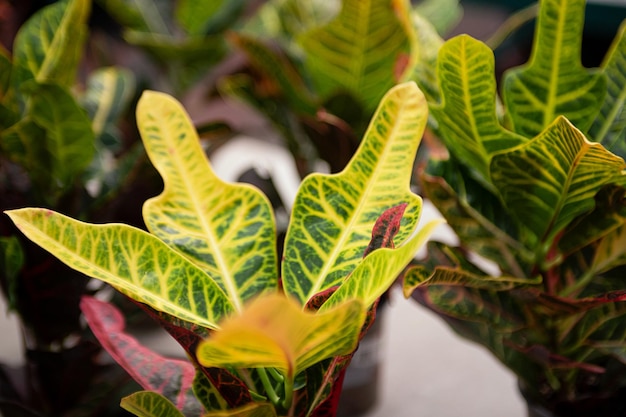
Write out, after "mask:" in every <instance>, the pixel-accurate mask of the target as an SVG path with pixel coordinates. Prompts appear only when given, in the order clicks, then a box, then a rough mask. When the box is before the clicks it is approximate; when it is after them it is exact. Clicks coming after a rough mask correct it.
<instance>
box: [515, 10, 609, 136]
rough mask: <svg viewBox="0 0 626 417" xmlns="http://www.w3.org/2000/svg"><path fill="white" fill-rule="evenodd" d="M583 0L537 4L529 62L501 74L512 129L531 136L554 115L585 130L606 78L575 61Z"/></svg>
mask: <svg viewBox="0 0 626 417" xmlns="http://www.w3.org/2000/svg"><path fill="white" fill-rule="evenodd" d="M584 8H585V0H544V1H542V2H541V8H540V12H539V19H538V22H537V29H536V33H535V39H534V45H533V52H532V56H531V59H530V61H529V63H528V64H526V65H525V66H522V67H518V68H515V69H513V70H511V71H509V72H508V73H507V74H505V77H504V79H503V83H504V84H503V85H504V88H503V91H504V93H503V94H504V101H505V104H506V108H507V110H508V112H509V115H510V117H511V121H512V123H513V127H514V130H515V131H516V132H517V133H520V134H522V135H524V136H526V137H534V136H535V135H537V134H539V133H540V132H541V131H543V130H544V129H545V128H546V127H547V126H548V125H549V124H551V123H552V122H553V121H554V119H556V117H557V116H560V115H563V116H565V117H567V118H568V119H569V120H570V121H571V122H572V123H573V124H574V125H575V126H576V127H578V128H579V129H580V130H582V131H583V132H584V131H587V129H589V127H590V126H591V123H592V122H593V120H594V118H595V117H596V115H597V114H598V111H599V110H600V108H601V106H602V104H603V102H604V98H605V95H606V91H607V90H606V88H607V87H606V77H605V76H604V75H603V74H601V73H600V72H598V71H596V70H587V69H585V68H583V66H582V63H581V62H580V55H581V43H582V33H583V30H582V27H583V23H584V15H585V14H584Z"/></svg>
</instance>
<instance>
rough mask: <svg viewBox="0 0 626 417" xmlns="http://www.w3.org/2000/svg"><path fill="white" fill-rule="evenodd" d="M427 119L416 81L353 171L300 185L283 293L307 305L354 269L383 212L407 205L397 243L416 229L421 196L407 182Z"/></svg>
mask: <svg viewBox="0 0 626 417" xmlns="http://www.w3.org/2000/svg"><path fill="white" fill-rule="evenodd" d="M426 118H427V110H426V102H425V99H424V96H423V94H422V93H421V92H420V91H419V89H418V88H417V86H416V85H415V84H414V83H406V84H402V85H400V86H397V87H394V88H393V89H392V90H390V92H389V93H388V94H387V96H386V97H385V99H383V101H382V102H381V105H380V107H379V109H378V110H377V112H376V114H375V115H374V118H373V119H372V122H371V124H370V127H369V128H368V131H367V132H366V134H365V137H364V139H363V141H362V142H361V145H360V147H359V149H358V150H357V152H356V153H355V155H354V157H353V159H352V160H351V162H350V163H349V164H348V166H347V167H346V168H345V169H344V170H343V171H342V172H340V173H339V174H334V175H323V174H313V175H311V176H309V177H307V178H306V179H305V180H304V181H303V182H302V184H301V186H300V189H299V192H298V195H297V197H296V201H295V203H294V208H293V211H292V218H291V221H290V225H289V229H288V231H287V236H286V240H285V248H286V249H285V255H284V261H283V264H282V267H283V273H282V280H283V286H284V289H285V292H286V293H287V294H289V295H290V296H293V297H295V298H296V299H297V300H298V301H300V303H301V304H302V305H305V304H306V302H307V300H309V299H310V298H311V297H312V296H313V295H315V294H317V293H319V292H322V291H324V290H326V289H328V288H331V287H333V286H336V285H338V284H340V283H341V282H343V280H344V279H345V278H346V277H347V276H348V274H350V273H351V272H352V271H353V270H354V268H355V267H356V265H357V264H358V263H360V262H361V259H362V256H363V253H364V250H365V248H366V247H367V245H368V244H369V241H370V233H371V231H372V228H373V226H374V224H375V222H376V219H378V217H379V216H380V215H381V214H382V213H383V212H384V211H385V210H386V209H388V208H390V207H392V206H394V205H396V204H398V202H406V203H408V206H407V209H406V214H405V218H404V224H403V225H402V228H401V230H400V231H399V233H398V240H399V241H403V240H405V239H406V238H407V236H408V234H409V233H410V231H412V230H413V228H414V226H415V225H416V223H417V220H418V218H419V213H420V209H421V198H420V197H418V196H417V195H414V194H413V193H411V191H410V189H409V181H410V177H411V172H412V167H413V158H414V155H415V152H416V149H417V146H418V144H419V140H420V137H421V135H422V133H423V130H424V127H425V124H426Z"/></svg>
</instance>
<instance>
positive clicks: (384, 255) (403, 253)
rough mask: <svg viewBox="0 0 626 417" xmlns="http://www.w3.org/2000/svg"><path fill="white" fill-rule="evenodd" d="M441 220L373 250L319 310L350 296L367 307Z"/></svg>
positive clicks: (350, 298)
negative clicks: (391, 245) (397, 242)
mask: <svg viewBox="0 0 626 417" xmlns="http://www.w3.org/2000/svg"><path fill="white" fill-rule="evenodd" d="M440 224H441V221H431V222H429V223H427V224H426V225H425V226H424V227H422V229H420V230H419V232H418V233H416V234H415V235H414V236H412V237H411V238H410V239H409V240H408V241H406V242H405V243H404V244H403V245H402V246H400V247H398V248H396V249H392V248H381V249H378V250H376V251H374V252H372V253H371V254H370V255H368V256H367V257H366V258H365V259H363V262H361V264H359V266H357V268H356V269H355V270H354V272H353V273H352V274H351V275H350V276H349V277H348V279H347V280H346V282H344V283H343V284H342V285H341V286H340V287H339V288H338V289H337V291H335V293H334V294H333V295H332V296H331V297H330V298H329V299H328V301H326V303H324V305H323V306H322V307H321V308H320V311H326V310H327V309H328V308H331V307H333V306H336V305H338V304H341V303H343V302H345V301H346V300H352V299H357V300H360V301H361V302H362V303H363V305H364V306H366V307H370V306H371V305H372V304H374V302H375V301H376V300H377V299H378V298H380V296H381V295H383V293H384V292H385V291H387V290H388V289H389V288H390V287H391V285H392V284H393V283H394V281H395V280H396V279H397V278H398V275H399V274H400V273H401V272H402V271H403V270H404V268H405V267H406V266H407V265H408V264H409V262H411V260H412V259H413V257H414V256H415V253H416V252H417V250H418V249H419V248H420V247H421V246H422V245H423V244H424V243H426V240H427V239H428V237H429V236H430V234H431V233H432V231H433V229H434V228H435V227H437V226H438V225H440Z"/></svg>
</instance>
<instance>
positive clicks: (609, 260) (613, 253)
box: [590, 220, 626, 274]
mask: <svg viewBox="0 0 626 417" xmlns="http://www.w3.org/2000/svg"><path fill="white" fill-rule="evenodd" d="M624 264H626V220H623V223H622V225H621V226H620V227H618V228H617V229H615V230H613V231H612V232H611V233H609V234H608V235H607V236H605V237H604V238H603V239H602V240H601V241H600V244H599V245H598V247H597V248H596V251H595V254H594V257H593V261H592V264H591V266H590V269H591V270H592V271H595V273H596V274H602V273H603V272H606V271H608V270H610V269H612V268H615V267H617V266H620V265H624Z"/></svg>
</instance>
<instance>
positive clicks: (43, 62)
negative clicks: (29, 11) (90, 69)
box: [13, 0, 91, 87]
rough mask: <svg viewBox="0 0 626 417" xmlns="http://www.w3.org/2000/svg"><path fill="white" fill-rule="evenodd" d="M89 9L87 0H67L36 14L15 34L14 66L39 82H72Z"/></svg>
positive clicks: (62, 83)
mask: <svg viewBox="0 0 626 417" xmlns="http://www.w3.org/2000/svg"><path fill="white" fill-rule="evenodd" d="M90 9H91V2H90V1H89V0H68V1H60V2H58V3H56V4H53V5H50V6H48V7H46V8H44V9H42V10H41V11H39V12H38V13H37V14H35V15H34V16H33V17H32V18H31V19H29V20H28V22H27V23H26V24H25V25H24V26H22V27H21V28H20V31H19V32H18V34H17V36H16V37H15V43H14V46H13V54H14V55H13V59H14V64H15V66H16V67H21V68H27V69H28V72H29V73H30V78H35V79H36V80H37V81H39V82H56V83H59V84H61V85H64V86H66V87H69V86H71V85H73V84H74V82H75V79H76V70H77V67H78V62H79V60H80V57H81V56H82V53H83V47H84V42H85V40H86V38H87V32H88V28H87V19H88V18H89V13H90Z"/></svg>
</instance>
